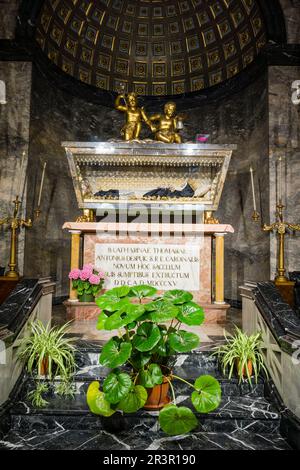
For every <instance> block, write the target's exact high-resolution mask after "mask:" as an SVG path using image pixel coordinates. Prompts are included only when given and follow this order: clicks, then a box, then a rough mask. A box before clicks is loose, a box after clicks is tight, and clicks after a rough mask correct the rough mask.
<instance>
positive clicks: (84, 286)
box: [69, 264, 105, 297]
mask: <svg viewBox="0 0 300 470" xmlns="http://www.w3.org/2000/svg"><path fill="white" fill-rule="evenodd" d="M69 279H70V280H71V281H72V286H73V289H76V290H77V294H78V296H79V297H80V296H82V295H84V294H91V295H93V296H94V297H96V295H97V294H98V292H99V291H100V290H101V289H102V287H103V284H104V279H105V274H104V273H103V272H101V271H98V270H97V269H95V268H94V266H93V265H92V264H86V265H85V266H83V268H82V269H72V271H70V272H69Z"/></svg>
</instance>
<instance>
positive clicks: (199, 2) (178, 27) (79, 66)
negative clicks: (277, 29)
mask: <svg viewBox="0 0 300 470" xmlns="http://www.w3.org/2000/svg"><path fill="white" fill-rule="evenodd" d="M36 41H37V42H38V44H39V45H40V47H41V48H42V50H43V51H44V52H45V53H46V54H47V56H48V57H49V59H50V60H51V61H52V62H54V63H55V64H56V65H57V66H58V67H60V68H61V69H62V70H63V71H64V72H65V73H67V74H69V75H71V76H73V77H75V78H77V79H78V80H80V81H82V82H84V83H86V84H89V85H93V86H95V87H98V88H100V89H102V90H109V91H116V92H119V91H121V90H122V89H125V91H135V92H136V93H138V94H140V95H148V96H162V95H178V94H182V93H188V92H194V91H199V90H202V89H205V88H208V87H211V86H214V85H217V84H219V83H221V82H223V81H224V80H227V79H228V78H231V77H233V76H234V75H236V74H238V73H239V72H240V71H242V70H243V69H244V68H246V67H247V66H248V65H249V64H250V63H251V62H253V60H254V59H255V57H256V56H257V55H258V53H259V51H260V49H261V48H262V47H263V46H264V45H265V43H266V28H265V24H264V20H263V16H262V14H261V11H260V9H259V6H258V4H257V2H256V1H255V0H136V1H133V0H123V1H122V0H94V1H90V0H45V2H44V4H43V7H42V9H41V12H40V14H39V18H38V21H37V29H36Z"/></svg>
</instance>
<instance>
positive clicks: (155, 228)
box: [63, 222, 234, 323]
mask: <svg viewBox="0 0 300 470" xmlns="http://www.w3.org/2000/svg"><path fill="white" fill-rule="evenodd" d="M63 229H65V230H68V231H69V233H70V234H71V239H72V246H71V269H74V268H78V267H79V266H81V265H82V264H83V263H92V264H93V265H95V266H97V267H98V268H100V269H101V270H105V271H106V272H107V274H108V281H107V284H106V286H105V287H106V288H110V287H113V286H118V285H122V284H132V285H133V284H138V283H143V282H146V283H149V284H153V285H156V287H158V289H159V290H160V291H164V290H169V289H176V288H183V289H186V290H189V291H191V292H192V293H193V295H194V298H195V300H196V302H199V303H200V304H201V305H202V306H203V307H204V309H205V311H206V322H218V323H222V322H223V321H224V320H225V319H226V311H227V309H228V308H229V305H227V304H226V303H225V301H224V238H225V235H226V234H230V233H233V232H234V230H233V228H232V227H231V225H226V224H211V225H209V224H143V223H142V224H137V223H134V222H133V223H105V222H98V223H97V222H95V223H92V222H66V223H65V224H64V226H63ZM81 244H82V246H81ZM213 244H214V245H215V246H214V247H213ZM99 253H100V254H101V256H100V258H99ZM213 254H214V256H213ZM124 256H125V258H124ZM213 258H214V259H213ZM187 264H190V265H191V268H190V269H188V266H187ZM192 267H193V269H192ZM66 307H67V311H68V316H69V318H76V319H78V320H79V319H91V318H96V317H97V315H98V313H99V309H98V308H97V307H96V306H95V305H94V304H87V305H86V304H82V303H81V302H77V298H76V292H75V291H73V289H72V288H70V299H69V301H68V302H67V303H66Z"/></svg>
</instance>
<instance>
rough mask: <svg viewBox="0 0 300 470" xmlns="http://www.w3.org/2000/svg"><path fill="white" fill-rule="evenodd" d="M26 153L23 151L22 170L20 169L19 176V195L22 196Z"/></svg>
mask: <svg viewBox="0 0 300 470" xmlns="http://www.w3.org/2000/svg"><path fill="white" fill-rule="evenodd" d="M25 155H26V154H25V152H23V153H22V159H21V166H20V171H19V177H18V185H17V196H21V187H22V180H23V167H24V161H25Z"/></svg>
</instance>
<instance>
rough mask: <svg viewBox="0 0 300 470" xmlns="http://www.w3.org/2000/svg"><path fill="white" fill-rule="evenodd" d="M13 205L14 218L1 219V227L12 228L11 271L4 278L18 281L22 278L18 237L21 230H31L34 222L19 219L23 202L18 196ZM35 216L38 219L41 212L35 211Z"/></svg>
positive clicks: (9, 264)
mask: <svg viewBox="0 0 300 470" xmlns="http://www.w3.org/2000/svg"><path fill="white" fill-rule="evenodd" d="M13 203H14V211H13V216H12V217H6V218H4V219H0V225H8V226H9V228H10V256H9V263H8V267H9V270H8V271H7V273H6V274H5V276H4V277H7V278H8V279H12V280H18V279H19V277H20V276H19V273H18V270H17V246H18V235H19V233H20V229H21V228H23V227H25V228H30V227H32V224H33V222H32V220H31V219H22V218H20V217H19V210H20V205H21V203H22V201H20V200H19V196H16V199H15V200H14V201H13ZM37 213H38V214H37ZM35 214H36V217H38V216H39V214H40V210H39V209H37V210H36V211H35Z"/></svg>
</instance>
